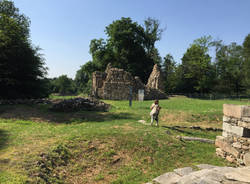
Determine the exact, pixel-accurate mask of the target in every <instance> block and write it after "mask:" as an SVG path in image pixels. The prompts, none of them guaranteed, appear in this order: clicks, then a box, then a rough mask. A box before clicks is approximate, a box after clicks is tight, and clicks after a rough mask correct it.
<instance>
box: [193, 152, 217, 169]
mask: <svg viewBox="0 0 250 184" xmlns="http://www.w3.org/2000/svg"><path fill="white" fill-rule="evenodd" d="M217 149H220V148H217ZM217 149H216V151H217ZM196 166H197V167H198V168H199V169H213V168H217V167H218V166H215V165H209V164H199V165H196Z"/></svg>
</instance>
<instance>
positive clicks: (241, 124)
mask: <svg viewBox="0 0 250 184" xmlns="http://www.w3.org/2000/svg"><path fill="white" fill-rule="evenodd" d="M238 125H239V126H240V127H243V128H248V129H250V122H245V121H238ZM249 131H250V130H249Z"/></svg>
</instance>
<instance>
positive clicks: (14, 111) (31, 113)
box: [0, 105, 134, 124]
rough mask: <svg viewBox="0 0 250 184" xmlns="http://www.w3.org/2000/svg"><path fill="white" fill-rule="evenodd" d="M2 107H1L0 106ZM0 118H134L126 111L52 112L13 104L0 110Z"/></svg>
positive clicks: (76, 120) (68, 120)
mask: <svg viewBox="0 0 250 184" xmlns="http://www.w3.org/2000/svg"><path fill="white" fill-rule="evenodd" d="M1 109H3V107H1ZM0 118H2V119H16V120H29V121H34V122H51V123H66V124H70V123H82V122H104V121H113V120H125V119H132V118H134V117H133V115H132V114H131V113H126V112H122V113H121V112H120V113H115V112H97V111H78V112H52V111H50V110H48V107H44V106H39V105H33V106H28V105H13V106H8V107H6V108H5V110H4V111H3V110H2V111H0Z"/></svg>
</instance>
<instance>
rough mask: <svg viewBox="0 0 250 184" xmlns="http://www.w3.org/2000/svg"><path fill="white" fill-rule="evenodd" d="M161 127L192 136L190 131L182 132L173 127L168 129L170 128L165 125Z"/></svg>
mask: <svg viewBox="0 0 250 184" xmlns="http://www.w3.org/2000/svg"><path fill="white" fill-rule="evenodd" d="M162 127H163V128H167V129H171V130H174V131H177V132H180V133H183V134H187V135H194V133H193V132H191V131H186V130H182V129H180V128H177V127H174V126H173V127H170V126H165V125H163V126H162Z"/></svg>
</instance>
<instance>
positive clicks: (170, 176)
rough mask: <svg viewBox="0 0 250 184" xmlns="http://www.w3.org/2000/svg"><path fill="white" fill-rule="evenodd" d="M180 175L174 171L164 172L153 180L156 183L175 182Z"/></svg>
mask: <svg viewBox="0 0 250 184" xmlns="http://www.w3.org/2000/svg"><path fill="white" fill-rule="evenodd" d="M180 178H181V176H179V175H177V174H175V173H174V172H169V173H165V174H163V175H160V176H158V177H157V178H155V179H153V182H155V183H157V184H175V183H177V182H178V181H179V179H180Z"/></svg>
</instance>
